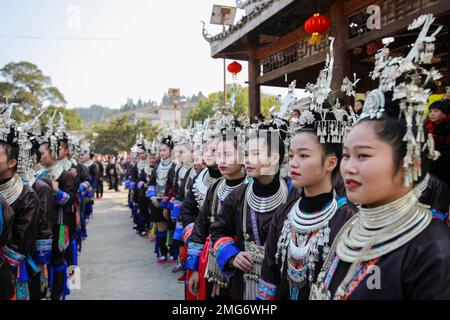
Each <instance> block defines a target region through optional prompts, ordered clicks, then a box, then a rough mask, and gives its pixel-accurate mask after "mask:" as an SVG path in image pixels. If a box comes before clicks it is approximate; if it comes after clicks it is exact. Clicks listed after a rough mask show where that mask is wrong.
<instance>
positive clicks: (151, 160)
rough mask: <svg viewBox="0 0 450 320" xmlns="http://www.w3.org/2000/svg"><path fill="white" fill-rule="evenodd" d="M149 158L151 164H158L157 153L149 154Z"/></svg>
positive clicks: (152, 165)
mask: <svg viewBox="0 0 450 320" xmlns="http://www.w3.org/2000/svg"><path fill="white" fill-rule="evenodd" d="M147 160H148V164H149V166H151V167H154V166H155V165H156V155H154V154H150V155H148V157H147Z"/></svg>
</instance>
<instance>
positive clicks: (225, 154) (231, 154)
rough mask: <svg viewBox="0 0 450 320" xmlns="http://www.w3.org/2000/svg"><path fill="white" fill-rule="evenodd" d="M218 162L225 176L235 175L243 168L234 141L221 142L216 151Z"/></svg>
mask: <svg viewBox="0 0 450 320" xmlns="http://www.w3.org/2000/svg"><path fill="white" fill-rule="evenodd" d="M216 162H217V165H218V166H219V170H220V173H222V175H224V176H228V175H233V174H235V173H237V172H239V171H240V170H241V168H242V159H241V157H240V156H239V154H238V150H236V148H235V147H234V141H222V140H221V141H219V143H218V144H217V150H216Z"/></svg>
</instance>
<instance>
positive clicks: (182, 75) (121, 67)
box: [0, 0, 286, 108]
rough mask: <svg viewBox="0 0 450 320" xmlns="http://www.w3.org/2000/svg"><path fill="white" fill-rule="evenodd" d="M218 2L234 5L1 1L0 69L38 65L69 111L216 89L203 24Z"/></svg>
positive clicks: (218, 73)
mask: <svg viewBox="0 0 450 320" xmlns="http://www.w3.org/2000/svg"><path fill="white" fill-rule="evenodd" d="M213 3H218V4H228V5H234V4H235V1H234V0H217V1H213V0H195V1H186V0H159V1H158V0H128V1H125V0H70V1H69V0H0V48H1V49H0V66H3V65H5V64H6V63H8V62H10V61H15V62H18V61H22V60H26V61H30V62H32V63H35V64H37V65H38V66H39V67H40V68H41V69H42V71H43V72H44V73H45V74H46V75H48V76H50V77H51V79H52V81H53V84H54V85H56V86H57V87H58V88H59V89H60V90H61V91H62V92H63V94H64V95H65V97H66V100H67V101H68V106H69V107H86V106H90V105H92V104H101V105H104V106H109V107H111V108H118V107H120V105H121V104H123V103H124V102H125V101H126V98H127V97H131V98H133V99H134V100H135V101H136V100H137V99H138V98H139V97H141V98H142V99H143V100H148V99H152V100H156V101H158V102H159V101H161V97H162V95H163V93H164V92H166V91H167V90H168V88H169V87H179V88H181V93H182V94H184V95H192V94H194V93H197V92H198V91H202V92H204V93H210V92H214V91H218V90H221V88H222V67H223V65H222V61H221V60H214V59H212V58H211V56H210V47H209V44H208V43H207V42H206V41H205V40H204V39H203V37H202V34H201V31H202V26H201V23H200V21H202V20H204V21H206V22H208V23H209V20H210V15H211V9H212V5H213ZM242 14H243V11H241V10H239V11H238V15H237V18H236V19H238V18H239V17H240V16H242ZM208 30H209V31H210V33H211V34H216V33H217V32H218V31H219V30H220V27H217V26H210V25H209V26H208ZM243 65H244V69H243V71H242V73H241V74H240V77H239V82H240V83H244V82H245V81H247V66H246V63H244V64H243ZM230 81H231V79H230ZM263 91H265V92H269V93H284V92H285V91H286V90H281V91H280V90H279V89H270V88H266V89H264V88H263Z"/></svg>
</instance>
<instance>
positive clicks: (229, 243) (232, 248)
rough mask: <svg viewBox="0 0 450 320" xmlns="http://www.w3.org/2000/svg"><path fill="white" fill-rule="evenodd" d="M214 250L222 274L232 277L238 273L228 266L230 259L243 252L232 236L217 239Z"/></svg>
mask: <svg viewBox="0 0 450 320" xmlns="http://www.w3.org/2000/svg"><path fill="white" fill-rule="evenodd" d="M214 252H215V253H216V258H217V264H218V265H219V267H220V270H221V271H222V274H223V275H224V276H225V277H227V278H231V277H232V276H233V275H234V274H235V273H236V270H234V269H233V270H230V268H228V261H229V260H230V259H231V258H232V257H234V256H236V255H237V254H238V253H239V252H241V250H240V249H239V248H238V247H237V246H236V244H235V243H234V241H233V239H232V238H230V237H223V238H220V239H219V240H217V241H216V243H215V245H214Z"/></svg>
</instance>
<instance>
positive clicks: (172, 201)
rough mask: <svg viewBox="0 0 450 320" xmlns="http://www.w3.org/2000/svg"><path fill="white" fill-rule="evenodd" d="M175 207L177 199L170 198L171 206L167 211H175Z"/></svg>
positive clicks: (169, 205) (168, 206)
mask: <svg viewBox="0 0 450 320" xmlns="http://www.w3.org/2000/svg"><path fill="white" fill-rule="evenodd" d="M174 206H175V198H174V197H172V198H170V201H169V204H168V205H167V209H169V210H173V208H174Z"/></svg>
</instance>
